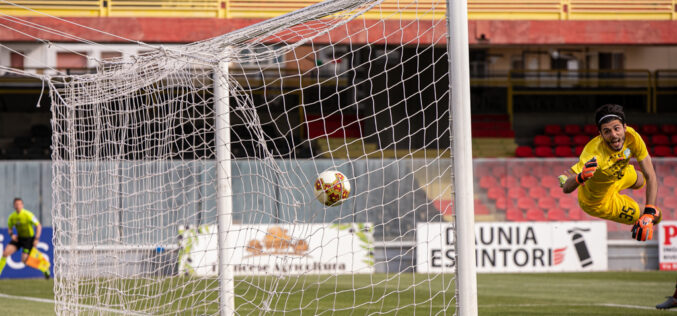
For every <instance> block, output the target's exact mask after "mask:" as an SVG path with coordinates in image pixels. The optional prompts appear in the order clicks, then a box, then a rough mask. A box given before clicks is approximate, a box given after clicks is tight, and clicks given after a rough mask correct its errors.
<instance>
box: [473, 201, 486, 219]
mask: <svg viewBox="0 0 677 316" xmlns="http://www.w3.org/2000/svg"><path fill="white" fill-rule="evenodd" d="M474 204H475V205H474V206H475V214H479V215H486V214H489V208H488V207H487V206H486V205H484V203H482V201H480V200H478V199H475V203H474Z"/></svg>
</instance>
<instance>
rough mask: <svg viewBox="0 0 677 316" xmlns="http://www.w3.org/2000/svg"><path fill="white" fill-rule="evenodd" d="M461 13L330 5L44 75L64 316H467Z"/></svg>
mask: <svg viewBox="0 0 677 316" xmlns="http://www.w3.org/2000/svg"><path fill="white" fill-rule="evenodd" d="M466 10H467V5H466V3H465V1H460V2H459V1H451V0H431V1H425V2H420V1H417V0H328V1H323V2H319V3H317V4H314V5H311V6H309V7H306V8H304V9H301V10H298V11H295V12H292V13H289V14H286V15H283V16H280V17H277V18H274V19H270V20H266V21H263V22H260V23H258V24H254V25H250V26H247V27H245V28H243V29H240V30H237V31H234V32H232V33H229V34H224V35H222V36H219V37H216V38H212V39H208V40H204V41H201V42H196V43H191V44H187V45H181V46H172V47H157V48H156V49H152V50H148V47H144V48H143V53H140V54H139V55H137V56H134V57H133V58H124V57H120V58H118V59H112V60H105V61H100V64H101V67H99V69H97V72H96V73H91V74H84V75H63V76H60V75H46V76H49V77H50V78H49V81H48V84H49V86H50V91H51V92H50V96H51V99H52V108H51V109H52V127H53V138H52V139H53V153H52V159H53V164H52V171H53V175H54V178H53V182H52V188H53V201H54V202H53V205H54V206H53V221H54V245H55V285H54V288H55V300H56V304H55V305H56V312H57V314H59V315H74V314H100V313H126V314H133V315H136V314H158V315H163V314H195V315H198V314H199V315H202V314H205V315H207V314H209V315H217V314H218V315H242V314H254V313H255V314H261V313H263V314H266V313H270V314H277V313H291V314H298V313H304V314H305V313H308V314H313V315H340V314H345V313H354V314H392V313H399V314H405V315H408V314H431V315H448V314H457V315H464V316H465V315H476V314H477V299H476V296H477V286H476V276H475V266H474V265H475V263H474V260H475V254H474V220H473V204H474V203H473V201H474V198H473V180H472V160H471V154H472V152H471V139H470V136H471V135H470V100H469V96H470V88H469V64H468V39H467V13H466ZM330 170H331V171H336V172H329V173H326V171H330ZM321 174H325V175H326V174H329V176H332V175H334V176H336V178H337V179H339V178H340V179H341V181H338V182H337V184H339V185H340V187H341V188H342V189H341V190H343V189H346V190H344V191H341V195H340V196H331V194H335V192H333V193H328V194H327V196H323V198H324V199H325V201H324V202H325V203H326V199H329V198H331V199H334V200H336V199H339V200H340V202H341V203H334V202H332V203H328V204H330V205H332V206H327V205H326V204H324V203H320V202H319V201H318V199H317V197H316V196H315V194H316V193H315V192H316V191H315V190H324V185H325V182H324V178H320V179H318V177H319V176H320V175H321ZM338 174H340V177H339V176H338ZM329 176H328V177H329ZM319 180H321V181H319ZM344 181H347V182H344ZM318 185H319V188H318V187H317V186H318ZM333 185H336V184H331V185H330V187H331V186H333ZM344 193H345V194H344Z"/></svg>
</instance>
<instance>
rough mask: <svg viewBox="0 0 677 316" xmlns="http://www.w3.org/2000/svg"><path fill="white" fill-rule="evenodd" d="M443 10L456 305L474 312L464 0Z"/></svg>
mask: <svg viewBox="0 0 677 316" xmlns="http://www.w3.org/2000/svg"><path fill="white" fill-rule="evenodd" d="M447 12H448V13H447V16H448V18H447V23H448V27H447V29H448V30H449V32H448V36H449V40H448V41H447V47H448V50H449V75H450V82H451V85H450V90H451V93H450V98H449V99H450V108H451V109H452V110H451V113H450V114H451V122H452V124H451V126H452V131H451V132H452V135H453V136H452V140H451V143H452V153H453V159H454V162H453V164H454V173H453V175H454V200H455V202H456V216H455V222H456V237H457V238H456V248H457V250H456V280H457V281H456V289H457V290H456V292H457V295H458V298H457V302H456V308H457V309H458V314H459V315H477V313H478V310H477V276H476V264H475V212H474V203H473V199H474V193H473V164H472V136H471V126H470V123H471V118H470V61H469V56H468V54H469V52H468V50H469V46H468V5H467V0H460V1H456V0H447Z"/></svg>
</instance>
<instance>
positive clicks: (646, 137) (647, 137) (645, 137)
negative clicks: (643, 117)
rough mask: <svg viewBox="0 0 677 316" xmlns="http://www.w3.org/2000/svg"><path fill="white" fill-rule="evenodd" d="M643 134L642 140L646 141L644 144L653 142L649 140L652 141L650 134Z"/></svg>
mask: <svg viewBox="0 0 677 316" xmlns="http://www.w3.org/2000/svg"><path fill="white" fill-rule="evenodd" d="M641 136H642V140H643V141H644V144H645V145H647V146H648V145H649V144H651V143H650V142H649V141H650V139H649V136H646V135H644V134H642V135H641Z"/></svg>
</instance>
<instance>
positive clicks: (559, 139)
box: [553, 135, 571, 146]
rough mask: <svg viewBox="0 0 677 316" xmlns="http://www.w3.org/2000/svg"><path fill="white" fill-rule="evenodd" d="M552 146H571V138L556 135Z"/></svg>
mask: <svg viewBox="0 0 677 316" xmlns="http://www.w3.org/2000/svg"><path fill="white" fill-rule="evenodd" d="M553 142H554V144H555V145H558V146H569V145H571V137H569V136H566V135H557V136H555V138H554V141H553Z"/></svg>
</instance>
